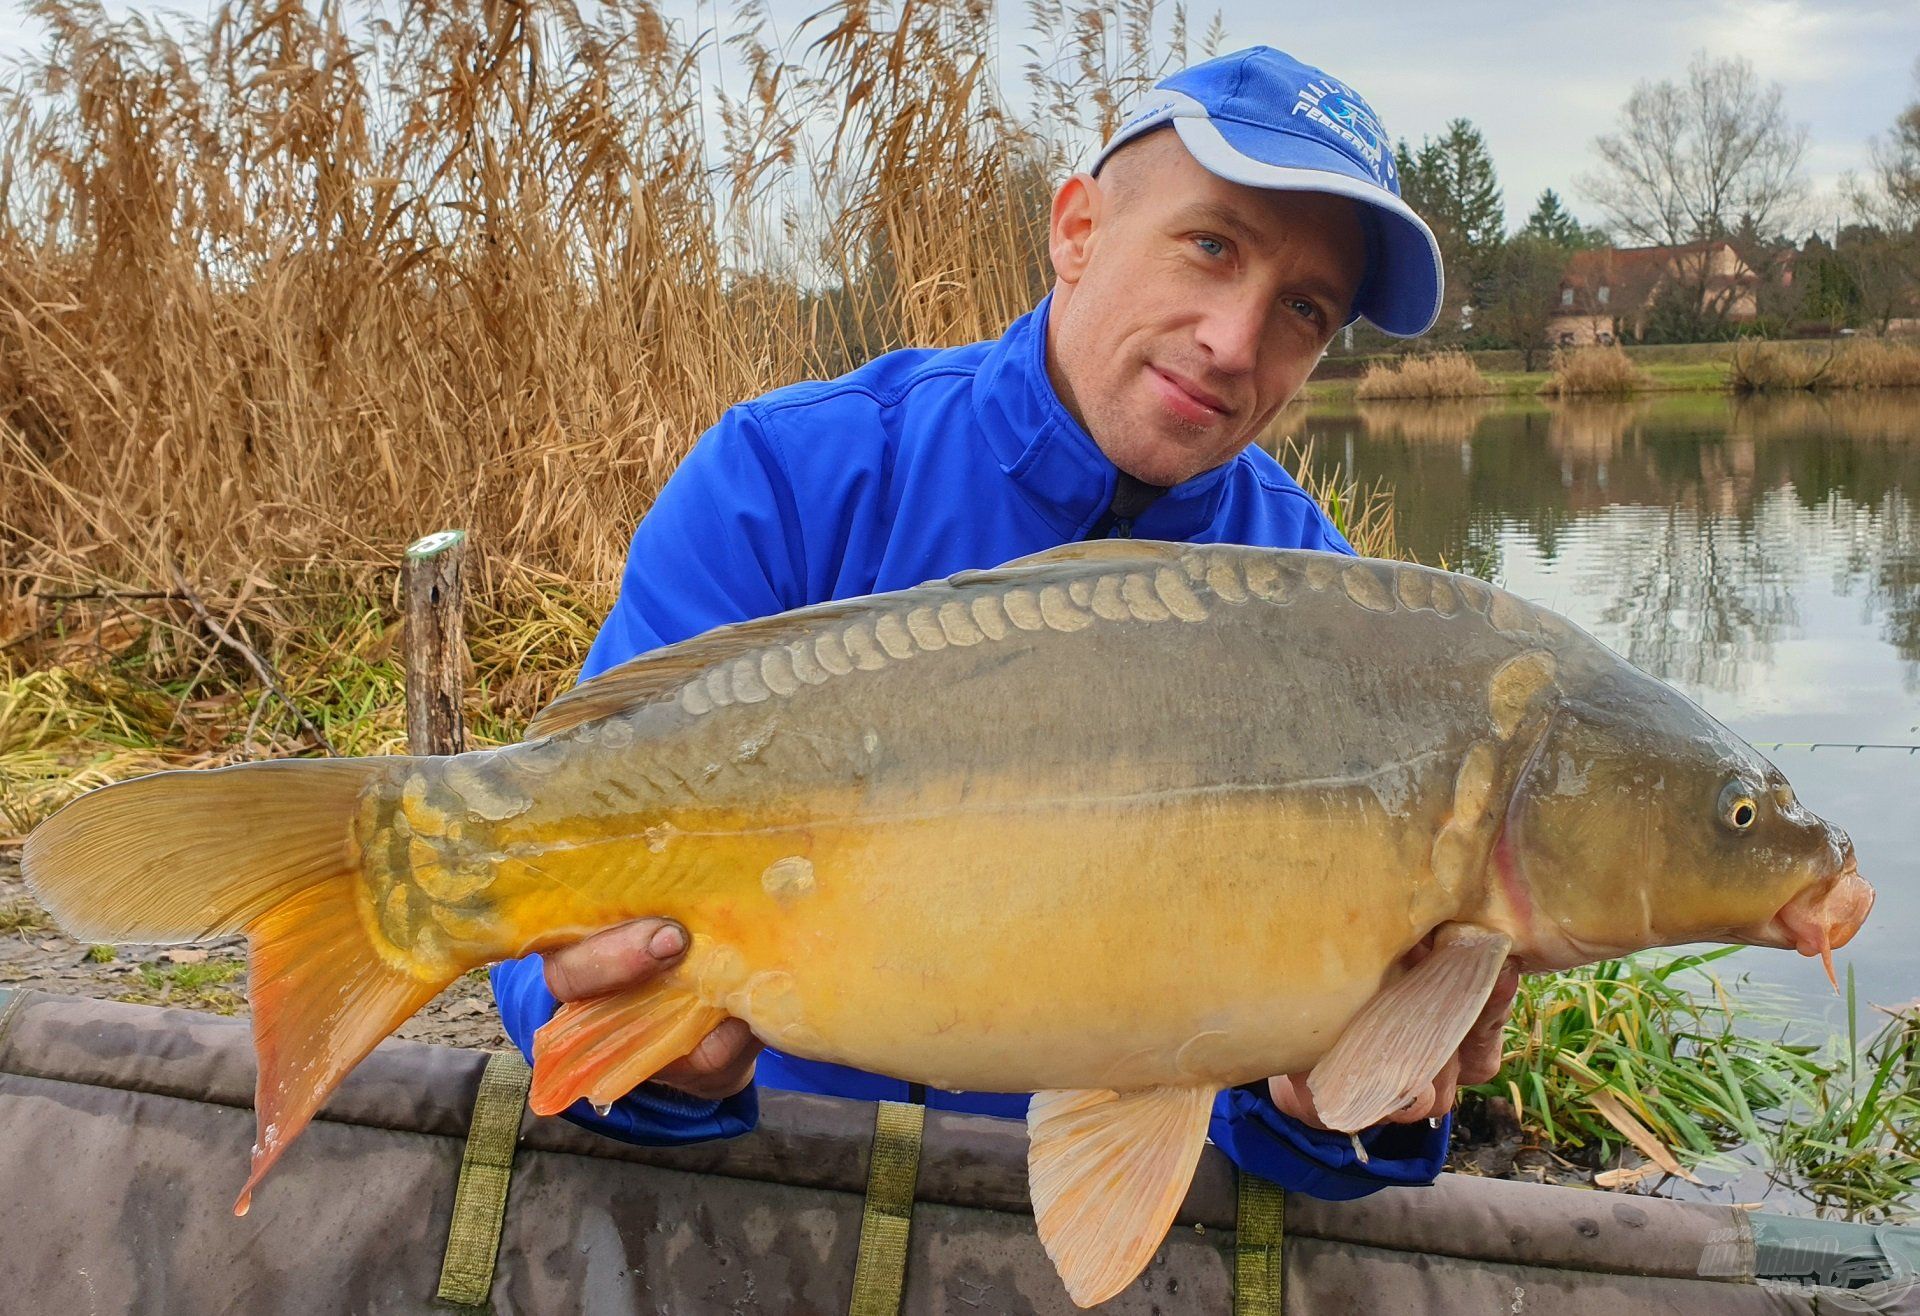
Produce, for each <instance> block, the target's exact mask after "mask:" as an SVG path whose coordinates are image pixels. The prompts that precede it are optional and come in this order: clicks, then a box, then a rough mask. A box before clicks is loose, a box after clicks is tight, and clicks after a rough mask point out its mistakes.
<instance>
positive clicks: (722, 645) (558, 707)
mask: <svg viewBox="0 0 1920 1316" xmlns="http://www.w3.org/2000/svg"><path fill="white" fill-rule="evenodd" d="M892 597H893V596H889V595H877V594H876V595H868V596H867V597H865V598H859V599H849V600H845V601H842V602H836V603H819V604H815V605H814V606H812V607H808V608H795V609H794V610H793V611H791V612H780V613H775V614H774V615H773V616H771V617H759V618H756V619H755V620H753V621H742V622H735V623H733V624H732V625H730V626H718V627H715V628H714V629H713V630H710V631H706V632H704V633H702V634H700V635H696V636H694V637H693V638H692V639H690V640H682V641H680V643H678V644H670V645H668V646H667V647H666V648H664V649H655V650H653V652H651V653H643V654H641V655H640V656H639V657H638V658H630V659H628V660H627V661H626V662H624V663H621V664H620V665H619V666H618V667H609V668H608V669H607V670H606V671H604V672H602V673H600V675H598V676H596V677H594V678H593V679H592V680H589V681H582V682H581V683H580V684H579V685H576V686H575V687H574V688H573V689H571V690H569V691H567V692H566V693H565V694H563V695H561V696H560V697H559V698H558V699H556V700H554V701H553V702H552V703H551V704H548V705H547V706H546V707H545V708H543V709H541V710H540V711H539V712H538V713H537V714H535V715H534V719H533V721H531V722H529V723H527V729H526V731H525V733H524V736H523V738H524V739H527V740H538V739H540V738H541V737H542V736H551V735H553V734H555V733H556V732H560V731H566V730H568V729H569V728H571V727H577V726H580V725H581V724H583V723H586V722H592V721H594V720H595V719H597V718H603V717H610V716H612V715H613V714H615V713H618V712H622V711H624V710H625V709H629V708H637V707H639V706H640V705H641V704H646V703H651V702H652V701H654V700H656V699H659V698H662V697H664V696H665V695H666V694H668V693H669V692H670V691H674V690H678V689H679V688H680V687H681V686H682V685H684V684H686V683H687V682H688V681H690V680H692V679H693V677H694V676H695V675H696V674H697V673H699V672H704V671H706V670H707V669H708V668H709V667H712V666H714V665H715V664H717V663H723V662H726V661H727V660H728V659H730V658H738V657H740V656H741V655H743V654H748V653H753V652H756V651H758V650H760V649H768V648H772V647H773V646H774V645H778V644H789V643H791V642H792V641H794V640H797V639H800V638H801V637H803V636H807V635H812V634H815V633H816V632H818V631H819V629H820V628H821V627H822V626H823V625H829V624H831V623H833V622H836V621H840V620H842V619H844V618H847V617H853V616H856V615H858V614H860V613H862V612H866V611H869V610H872V609H873V608H874V607H875V606H876V605H878V604H879V602H880V600H881V599H887V600H888V601H889V602H891V600H892Z"/></svg>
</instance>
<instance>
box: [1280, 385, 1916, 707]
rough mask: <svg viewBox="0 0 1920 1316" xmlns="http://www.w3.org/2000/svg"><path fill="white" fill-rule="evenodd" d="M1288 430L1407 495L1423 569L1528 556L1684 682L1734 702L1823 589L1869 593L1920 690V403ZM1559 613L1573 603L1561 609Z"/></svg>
mask: <svg viewBox="0 0 1920 1316" xmlns="http://www.w3.org/2000/svg"><path fill="white" fill-rule="evenodd" d="M1280 426H1281V429H1282V431H1283V432H1285V433H1286V434H1288V435H1290V436H1292V437H1295V438H1299V439H1310V440H1312V441H1313V445H1314V452H1315V454H1316V460H1317V461H1320V462H1324V463H1326V464H1329V465H1331V464H1332V463H1335V462H1340V463H1343V464H1344V465H1345V466H1346V467H1347V469H1348V470H1350V471H1353V472H1355V473H1356V474H1358V475H1360V476H1361V477H1362V478H1363V479H1364V480H1366V481H1369V482H1370V481H1372V480H1375V479H1384V480H1385V481H1386V482H1387V483H1388V484H1389V485H1391V486H1392V487H1393V488H1394V489H1395V491H1396V493H1397V495H1398V499H1397V506H1396V520H1397V523H1398V526H1399V530H1400V537H1401V543H1402V545H1403V546H1404V548H1405V549H1406V550H1407V551H1408V552H1409V553H1411V554H1412V555H1413V556H1415V557H1417V558H1419V559H1420V560H1422V561H1427V562H1436V563H1441V562H1443V563H1445V564H1446V565H1448V566H1451V567H1453V568H1454V569H1455V570H1462V571H1470V572H1473V573H1474V574H1477V575H1481V576H1484V577H1486V578H1488V579H1502V578H1504V577H1505V576H1506V575H1507V574H1508V572H1509V569H1510V567H1511V565H1512V564H1511V563H1510V561H1509V559H1510V558H1511V557H1512V555H1513V554H1514V553H1515V552H1516V551H1523V552H1524V553H1525V554H1526V555H1527V556H1529V557H1532V558H1537V559H1538V560H1539V563H1540V564H1541V569H1542V570H1545V571H1547V572H1549V573H1553V572H1554V569H1555V567H1556V565H1557V564H1559V560H1560V559H1561V557H1562V556H1563V554H1564V553H1565V552H1566V551H1567V549H1568V537H1569V535H1570V534H1573V535H1576V536H1577V538H1578V539H1579V541H1580V542H1579V550H1580V551H1579V553H1578V561H1577V562H1569V563H1566V564H1565V569H1564V570H1560V571H1559V572H1558V573H1557V575H1556V578H1555V584H1556V586H1557V587H1558V588H1560V589H1562V590H1570V591H1572V592H1574V593H1577V595H1578V596H1579V597H1580V598H1581V599H1583V600H1587V601H1590V602H1591V603H1592V605H1593V606H1592V607H1591V608H1586V607H1582V608H1579V609H1574V608H1568V609H1567V610H1568V611H1570V612H1574V613H1576V614H1577V616H1578V618H1579V619H1580V620H1582V621H1583V623H1585V624H1588V625H1590V626H1592V627H1593V628H1594V629H1595V630H1596V632H1597V633H1600V634H1602V637H1603V638H1605V639H1606V640H1607V641H1608V643H1610V644H1613V645H1614V646H1615V647H1616V648H1618V649H1619V650H1620V651H1621V652H1622V653H1624V654H1625V655H1626V656H1627V657H1628V658H1630V659H1631V660H1632V661H1634V662H1635V663H1637V664H1639V665H1640V666H1642V667H1644V668H1646V669H1647V670H1648V671H1650V672H1653V673H1655V674H1656V675H1659V676H1661V677H1663V678H1665V679H1668V680H1672V681H1677V682H1679V683H1681V684H1683V685H1688V686H1700V687H1705V688H1710V689H1718V690H1728V691H1732V690H1736V689H1739V688H1740V687H1741V686H1742V685H1743V683H1745V682H1747V681H1748V680H1750V679H1751V678H1752V676H1753V674H1754V672H1755V671H1756V669H1757V668H1758V667H1760V666H1764V665H1765V664H1766V663H1768V662H1769V661H1770V655H1771V653H1772V648H1773V645H1774V644H1775V643H1776V642H1777V641H1778V640H1779V638H1780V637H1781V636H1782V634H1784V633H1798V630H1799V628H1801V627H1802V624H1803V617H1802V612H1801V609H1800V607H1799V604H1798V599H1799V598H1800V597H1801V596H1802V595H1803V594H1805V593H1806V592H1807V591H1808V590H1809V589H1817V590H1819V591H1820V592H1822V593H1829V592H1830V593H1831V594H1833V595H1835V596H1837V597H1840V598H1848V599H1854V600H1857V601H1858V605H1859V607H1860V609H1861V611H1862V620H1863V621H1865V622H1868V623H1870V624H1872V625H1873V626H1875V627H1877V629H1878V631H1879V633H1880V634H1881V635H1882V636H1883V637H1884V640H1885V642H1886V643H1887V644H1888V645H1890V646H1892V648H1893V649H1894V650H1895V652H1896V653H1897V654H1898V655H1899V657H1900V659H1901V660H1902V662H1903V663H1904V664H1905V671H1904V676H1903V681H1904V684H1905V686H1906V689H1907V690H1908V692H1909V693H1911V692H1912V691H1913V690H1914V689H1916V688H1920V516H1917V515H1916V508H1915V498H1916V495H1920V398H1915V397H1913V396H1910V395H1907V394H1904V393H1899V392H1886V393H1878V394H1856V395H1847V396H1832V397H1814V396H1811V395H1802V396H1794V397H1788V398H1764V399H1749V400H1743V401H1736V400H1734V399H1731V398H1726V397H1721V396H1703V395H1691V394H1688V395H1642V396H1639V397H1634V398H1627V399H1608V400H1597V399H1596V400H1572V401H1567V402H1548V401H1544V400H1543V401H1528V402H1525V403H1520V404H1505V405H1498V406H1496V405H1493V404H1490V403H1488V402H1486V401H1484V400H1480V401H1470V402H1464V403H1462V402H1447V403H1433V404H1419V403H1392V404H1389V403H1371V404H1364V405H1361V406H1356V407H1348V408H1344V409H1323V410H1307V411H1300V412H1289V413H1287V414H1286V415H1284V416H1283V417H1282V418H1281V422H1280ZM1556 606H1558V605H1556Z"/></svg>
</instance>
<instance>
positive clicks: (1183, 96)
mask: <svg viewBox="0 0 1920 1316" xmlns="http://www.w3.org/2000/svg"><path fill="white" fill-rule="evenodd" d="M1167 124H1172V125H1173V130H1174V131H1175V132H1177V133H1179V134H1180V141H1181V143H1182V144H1183V145H1185V146H1186V148H1187V151H1188V153H1189V154H1190V155H1192V156H1193V158H1194V159H1195V160H1197V161H1199V163H1200V164H1201V165H1202V166H1203V167H1204V168H1205V169H1206V170H1207V171H1208V172H1209V173H1212V174H1214V175H1216V176H1218V177H1220V178H1224V179H1226V180H1227V181H1229V182H1233V183H1240V184H1243V185H1245V186H1247V187H1266V188H1274V189H1277V190H1281V191H1291V192H1330V193H1332V194H1333V195H1335V196H1344V197H1351V198H1352V199H1353V200H1355V201H1358V202H1360V203H1361V211H1360V213H1361V217H1362V222H1363V225H1364V227H1365V229H1366V238H1367V272H1366V274H1365V275H1364V276H1363V277H1362V279H1361V282H1360V288H1359V291H1358V292H1357V293H1356V294H1355V296H1354V299H1353V313H1354V316H1355V318H1358V317H1360V316H1365V317H1366V318H1367V319H1368V320H1369V321H1371V322H1372V323H1373V324H1374V325H1375V326H1377V327H1378V328H1380V329H1382V330H1384V331H1385V332H1387V333H1390V334H1392V335H1394V336H1395V337H1396V338H1413V337H1415V336H1417V335H1419V334H1423V333H1425V332H1426V331H1427V330H1429V329H1431V328H1433V324H1434V321H1436V320H1438V319H1439V318H1440V295H1441V290H1442V288H1443V286H1444V283H1443V280H1444V276H1443V274H1442V272H1441V268H1440V244H1439V243H1438V242H1436V241H1434V238H1433V230H1432V229H1430V228H1428V227H1427V225H1426V222H1425V221H1424V220H1422V219H1421V218H1420V216H1418V215H1416V214H1414V213H1413V210H1412V209H1411V208H1410V207H1409V206H1408V205H1407V203H1406V202H1404V201H1402V200H1401V199H1400V176H1399V172H1398V171H1397V170H1396V169H1395V168H1394V164H1393V148H1392V147H1391V146H1390V145H1389V143H1388V141H1387V133H1386V130H1385V129H1384V128H1382V127H1381V126H1380V120H1379V117H1378V116H1376V115H1375V114H1374V112H1373V110H1372V108H1371V107H1370V106H1368V104H1367V103H1366V101H1365V100H1363V99H1361V96H1360V93H1358V92H1356V91H1354V90H1353V89H1352V88H1351V87H1348V86H1347V85H1346V84H1345V83H1343V82H1341V81H1339V80H1338V79H1337V78H1333V77H1330V76H1329V75H1328V74H1326V73H1324V72H1322V71H1321V70H1319V69H1317V68H1314V67H1313V66H1312V65H1311V64H1302V63H1301V62H1300V61H1299V60H1297V59H1295V58H1293V56H1291V55H1287V54H1283V53H1282V52H1280V51H1278V50H1274V49H1273V48H1272V47H1270V46H1255V47H1253V48H1252V49H1250V50H1238V51H1235V52H1234V53H1233V54H1231V55H1222V56H1220V58H1218V59H1210V60H1208V61H1207V62H1206V63H1204V64H1196V65H1194V66H1193V67H1192V68H1189V69H1182V70H1181V71H1180V72H1178V73H1176V74H1174V75H1173V76H1172V77H1169V78H1163V79H1162V80H1161V81H1159V82H1158V83H1155V84H1154V87H1153V89H1152V90H1151V91H1149V92H1148V93H1147V94H1146V96H1145V98H1144V99H1143V100H1142V101H1141V103H1140V104H1139V105H1138V106H1136V107H1135V109H1134V111H1133V114H1132V116H1131V117H1129V118H1128V119H1127V121H1126V122H1125V123H1123V124H1121V125H1120V128H1119V130H1118V131H1116V132H1115V133H1114V134H1113V136H1112V138H1111V139H1109V140H1108V142H1107V144H1106V145H1105V146H1104V147H1102V148H1101V150H1100V155H1099V157H1098V158H1097V159H1096V160H1095V161H1094V163H1093V169H1092V172H1093V173H1095V174H1098V173H1099V172H1100V166H1101V165H1103V164H1105V163H1106V162H1107V159H1108V157H1110V156H1111V155H1112V154H1113V153H1114V152H1115V151H1117V150H1119V149H1120V148H1121V147H1122V146H1125V145H1126V144H1127V143H1128V142H1130V141H1133V140H1134V139H1135V138H1137V137H1140V136H1141V135H1143V134H1145V133H1149V132H1152V131H1153V130H1154V129H1156V128H1160V127H1163V126H1165V125H1167Z"/></svg>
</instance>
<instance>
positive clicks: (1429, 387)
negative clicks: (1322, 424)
mask: <svg viewBox="0 0 1920 1316" xmlns="http://www.w3.org/2000/svg"><path fill="white" fill-rule="evenodd" d="M1491 392H1493V385H1492V384H1490V383H1488V382H1487V377H1486V376H1485V375H1483V374H1481V373H1480V368H1479V367H1478V366H1476V365H1474V364H1473V360H1472V358H1470V357H1469V356H1468V355H1467V354H1466V353H1465V352H1436V353H1433V354H1432V355H1429V356H1407V357H1402V358H1400V360H1398V361H1375V362H1374V363H1373V364H1371V365H1369V366H1368V367H1367V373H1366V374H1365V375H1363V376H1361V378H1360V383H1359V384H1358V385H1357V386H1356V387H1355V388H1354V390H1353V395H1354V396H1355V397H1356V398H1360V399H1362V400H1363V401H1372V400H1374V399H1377V398H1472V397H1480V396H1482V395H1483V394H1487V393H1491Z"/></svg>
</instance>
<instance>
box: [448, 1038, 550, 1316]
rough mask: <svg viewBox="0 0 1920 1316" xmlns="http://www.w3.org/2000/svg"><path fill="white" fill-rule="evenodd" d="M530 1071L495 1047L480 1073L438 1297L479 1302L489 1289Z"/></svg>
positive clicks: (472, 1304) (470, 1304)
mask: <svg viewBox="0 0 1920 1316" xmlns="http://www.w3.org/2000/svg"><path fill="white" fill-rule="evenodd" d="M532 1083H533V1071H532V1070H531V1069H528V1068H527V1062H526V1061H524V1060H522V1059H521V1058H520V1054H519V1052H517V1051H496V1052H495V1053H494V1054H492V1055H490V1056H488V1057H487V1067H486V1069H485V1070H483V1071H482V1072H481V1074H480V1091H479V1093H478V1094H477V1095H475V1097H474V1099H473V1119H472V1120H471V1121H470V1122H469V1123H468V1125H467V1147H466V1150H465V1151H464V1152H462V1153H461V1155H460V1186H459V1188H457V1189H456V1190H455V1191H454V1194H453V1223H452V1224H451V1225H449V1226H448V1227H447V1256H446V1260H445V1261H444V1262H442V1263H441V1266H440V1298H441V1300H442V1301H445V1302H457V1303H460V1304H462V1305H463V1306H468V1307H479V1306H483V1305H484V1304H485V1303H486V1301H487V1295H488V1294H489V1293H490V1292H492V1290H493V1262H494V1258H495V1256H496V1255H497V1254H498V1253H499V1250H500V1226H501V1225H502V1224H503V1223H504V1222H505V1221H506V1217H507V1189H508V1188H509V1187H511V1186H512V1184H513V1152H514V1148H515V1146H516V1145H518V1143H519V1141H520V1112H521V1111H522V1110H523V1109H525V1107H526V1104H527V1089H528V1088H529V1087H530V1086H531V1085H532Z"/></svg>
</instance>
